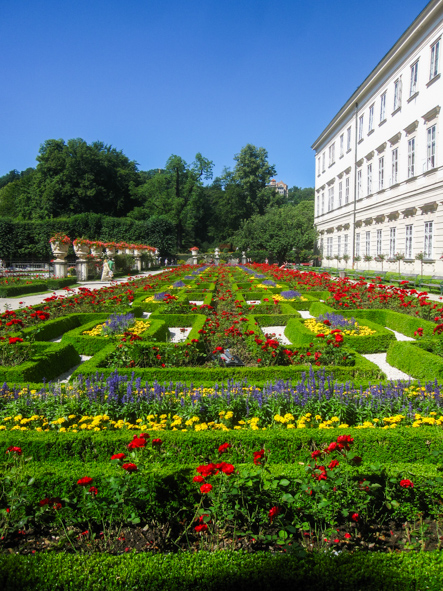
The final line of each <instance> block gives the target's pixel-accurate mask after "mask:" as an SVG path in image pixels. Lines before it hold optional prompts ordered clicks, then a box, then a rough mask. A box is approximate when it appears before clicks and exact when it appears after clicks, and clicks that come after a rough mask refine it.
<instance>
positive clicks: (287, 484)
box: [280, 478, 290, 486]
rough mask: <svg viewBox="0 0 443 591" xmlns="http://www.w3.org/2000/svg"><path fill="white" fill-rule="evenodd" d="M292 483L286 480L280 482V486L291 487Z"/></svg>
mask: <svg viewBox="0 0 443 591" xmlns="http://www.w3.org/2000/svg"><path fill="white" fill-rule="evenodd" d="M289 484H290V482H289V480H287V479H286V478H283V479H282V480H280V486H289Z"/></svg>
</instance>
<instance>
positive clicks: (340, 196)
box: [338, 181, 343, 207]
mask: <svg viewBox="0 0 443 591" xmlns="http://www.w3.org/2000/svg"><path fill="white" fill-rule="evenodd" d="M342 205H343V181H340V182H339V183H338V206H339V207H341V206H342Z"/></svg>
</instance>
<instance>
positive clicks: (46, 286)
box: [0, 277, 77, 298]
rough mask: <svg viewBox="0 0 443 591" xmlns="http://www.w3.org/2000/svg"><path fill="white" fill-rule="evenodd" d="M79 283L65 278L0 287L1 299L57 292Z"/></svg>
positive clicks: (71, 278) (75, 279)
mask: <svg viewBox="0 0 443 591" xmlns="http://www.w3.org/2000/svg"><path fill="white" fill-rule="evenodd" d="M76 283H77V278H76V277H65V278H63V279H55V278H49V279H44V280H40V281H33V282H32V283H28V284H26V283H25V284H22V285H0V298H12V297H15V296H20V295H25V294H28V293H40V292H43V291H48V290H51V291H55V290H57V289H63V288H64V287H69V286H70V285H75V284H76Z"/></svg>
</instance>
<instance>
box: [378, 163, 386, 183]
mask: <svg viewBox="0 0 443 591" xmlns="http://www.w3.org/2000/svg"><path fill="white" fill-rule="evenodd" d="M384 188H385V157H384V156H381V157H380V158H379V159H378V190H379V191H382V190H383V189H384Z"/></svg>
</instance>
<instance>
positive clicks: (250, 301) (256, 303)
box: [246, 300, 260, 306]
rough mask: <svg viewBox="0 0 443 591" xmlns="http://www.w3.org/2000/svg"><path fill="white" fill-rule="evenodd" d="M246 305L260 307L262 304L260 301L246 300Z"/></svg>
mask: <svg viewBox="0 0 443 591" xmlns="http://www.w3.org/2000/svg"><path fill="white" fill-rule="evenodd" d="M246 303H247V304H248V305H249V306H258V305H259V304H260V300H246Z"/></svg>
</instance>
